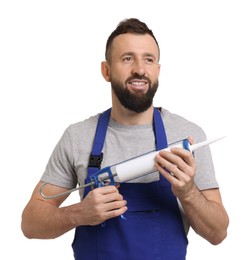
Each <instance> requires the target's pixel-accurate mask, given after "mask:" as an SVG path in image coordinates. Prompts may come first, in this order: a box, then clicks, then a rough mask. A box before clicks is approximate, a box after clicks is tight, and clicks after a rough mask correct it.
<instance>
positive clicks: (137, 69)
mask: <svg viewBox="0 0 248 260" xmlns="http://www.w3.org/2000/svg"><path fill="white" fill-rule="evenodd" d="M132 75H139V76H143V75H145V67H144V63H143V62H142V61H139V60H136V61H135V62H134V63H133V68H132Z"/></svg>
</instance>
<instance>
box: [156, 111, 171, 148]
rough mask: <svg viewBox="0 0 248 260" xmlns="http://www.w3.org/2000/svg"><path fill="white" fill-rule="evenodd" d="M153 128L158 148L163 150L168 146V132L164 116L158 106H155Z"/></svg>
mask: <svg viewBox="0 0 248 260" xmlns="http://www.w3.org/2000/svg"><path fill="white" fill-rule="evenodd" d="M153 129H154V133H155V142H156V150H157V151H158V150H161V149H164V148H167V147H168V143H167V137H166V132H165V129H164V123H163V121H162V117H161V115H160V112H159V111H158V109H157V108H154V113H153Z"/></svg>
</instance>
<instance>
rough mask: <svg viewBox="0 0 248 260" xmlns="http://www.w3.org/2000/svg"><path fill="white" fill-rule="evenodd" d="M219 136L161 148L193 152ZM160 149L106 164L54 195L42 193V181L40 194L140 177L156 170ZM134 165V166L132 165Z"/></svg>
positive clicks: (48, 197)
mask: <svg viewBox="0 0 248 260" xmlns="http://www.w3.org/2000/svg"><path fill="white" fill-rule="evenodd" d="M222 138H223V137H221V138H216V139H212V140H206V141H203V142H200V143H197V144H193V145H191V144H190V143H189V141H188V139H183V140H181V141H178V142H175V143H172V144H170V145H169V146H168V147H167V148H165V149H162V150H167V151H170V149H171V148H172V147H180V148H184V149H186V150H188V151H190V152H193V151H194V150H196V149H198V148H201V147H203V146H206V145H209V144H211V143H213V142H216V141H218V140H220V139H222ZM159 152H160V151H152V152H148V153H145V154H142V155H140V156H137V157H134V158H131V159H128V160H126V161H123V162H120V163H117V164H114V165H112V166H106V167H104V168H102V169H101V170H99V171H98V172H97V173H96V174H95V175H94V176H93V177H92V179H91V182H90V183H87V184H85V185H81V186H79V187H77V188H74V189H71V190H68V191H65V192H61V193H58V194H55V195H50V196H48V195H45V194H44V193H43V188H44V186H45V185H47V184H48V183H43V184H42V185H41V186H40V194H41V196H42V197H43V198H45V199H53V198H57V197H60V196H64V195H68V194H69V193H71V192H74V191H76V190H79V189H83V188H86V187H89V186H91V187H92V188H93V189H94V188H98V187H103V186H105V185H106V182H107V185H116V183H123V182H127V181H131V180H134V179H137V178H139V177H142V176H144V175H147V174H150V173H153V172H155V171H157V169H156V168H155V164H154V158H155V156H156V154H158V153H159ZM135 165H136V167H134V166H135ZM137 165H139V166H140V167H139V169H137Z"/></svg>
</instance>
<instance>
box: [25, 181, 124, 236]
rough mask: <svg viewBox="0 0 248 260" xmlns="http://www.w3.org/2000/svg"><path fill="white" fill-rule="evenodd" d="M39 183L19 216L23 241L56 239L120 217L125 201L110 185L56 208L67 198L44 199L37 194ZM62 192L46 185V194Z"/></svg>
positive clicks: (55, 187)
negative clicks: (67, 233) (80, 228)
mask: <svg viewBox="0 0 248 260" xmlns="http://www.w3.org/2000/svg"><path fill="white" fill-rule="evenodd" d="M41 184H42V182H39V183H38V184H37V186H36V188H35V189H34V192H33V194H32V196H31V199H30V201H29V202H28V204H27V205H26V207H25V208H24V210H23V213H22V223H21V227H22V231H23V233H24V235H25V236H26V237H27V238H41V239H48V238H56V237H59V236H61V235H63V234H64V233H66V232H68V231H69V230H71V229H73V228H75V227H77V226H80V225H97V224H100V223H102V222H104V221H106V220H107V219H110V218H113V217H117V216H120V215H121V214H123V213H124V212H125V211H126V210H127V207H126V201H125V200H123V197H122V196H121V195H120V194H119V192H118V189H117V188H116V187H114V186H106V187H101V188H97V189H94V190H92V191H90V192H89V193H88V195H87V196H86V197H85V198H84V199H83V200H82V201H81V202H79V203H76V204H73V205H70V206H65V207H60V205H61V204H62V203H63V201H64V200H65V199H66V197H67V196H64V197H59V198H56V199H50V200H46V199H44V198H43V197H42V196H41V195H40V193H39V188H40V185H41ZM65 190H66V189H64V188H60V187H57V186H54V185H47V186H46V188H45V192H46V194H57V193H60V192H63V191H65Z"/></svg>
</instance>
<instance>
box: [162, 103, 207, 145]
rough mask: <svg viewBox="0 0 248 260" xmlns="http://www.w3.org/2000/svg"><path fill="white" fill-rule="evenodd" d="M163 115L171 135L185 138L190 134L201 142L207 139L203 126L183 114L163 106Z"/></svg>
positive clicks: (196, 140)
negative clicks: (172, 111)
mask: <svg viewBox="0 0 248 260" xmlns="http://www.w3.org/2000/svg"><path fill="white" fill-rule="evenodd" d="M161 116H162V119H163V122H164V125H165V128H166V131H167V132H168V133H170V135H171V136H175V138H176V139H177V138H178V139H184V138H187V137H188V136H192V137H193V138H194V140H195V142H200V141H202V140H205V139H206V135H205V133H204V130H203V129H202V127H201V126H199V125H198V124H196V123H194V122H192V121H190V120H189V119H187V118H185V117H183V116H181V115H178V114H175V113H171V112H170V111H169V110H167V109H165V108H161ZM173 139H174V138H173ZM172 141H174V140H172Z"/></svg>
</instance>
